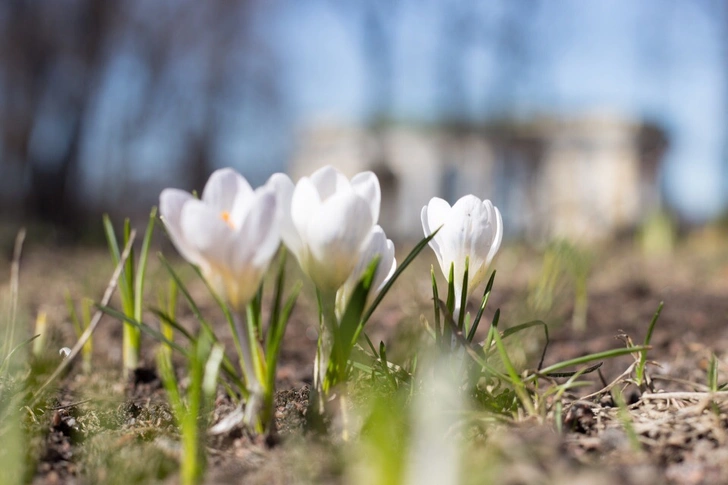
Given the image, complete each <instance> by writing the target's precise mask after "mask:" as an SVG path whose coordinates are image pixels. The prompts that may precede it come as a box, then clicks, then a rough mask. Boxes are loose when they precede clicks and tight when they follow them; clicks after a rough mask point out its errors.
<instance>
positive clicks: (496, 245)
mask: <svg viewBox="0 0 728 485" xmlns="http://www.w3.org/2000/svg"><path fill="white" fill-rule="evenodd" d="M485 202H487V203H488V204H489V211H490V212H491V213H492V214H493V215H494V216H495V218H493V217H492V216H491V217H490V220H491V221H492V223H493V224H495V235H494V236H493V242H492V244H491V246H490V251H488V257H487V260H486V264H490V262H491V261H493V258H495V255H496V253H497V252H498V249H500V245H501V242H502V241H503V219H502V218H501V213H500V211H499V210H498V208H497V207H495V206H494V205H493V204H492V203H491V201H489V200H486V201H485Z"/></svg>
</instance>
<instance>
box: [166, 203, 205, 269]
mask: <svg viewBox="0 0 728 485" xmlns="http://www.w3.org/2000/svg"><path fill="white" fill-rule="evenodd" d="M190 200H193V197H192V195H191V194H189V193H188V192H185V191H184V190H178V189H164V190H163V191H162V193H161V194H160V195H159V214H160V216H161V217H162V222H164V226H165V227H166V228H167V233H169V237H170V239H172V243H173V244H174V247H175V248H177V251H179V253H180V254H181V255H182V257H183V258H185V259H186V260H187V261H189V262H191V263H192V264H198V265H199V264H200V254H199V253H198V252H197V250H196V249H195V248H194V247H193V246H191V245H190V244H189V243H188V242H187V240H186V239H185V238H184V236H183V235H182V226H181V222H180V219H181V215H182V207H184V205H185V204H186V203H187V202H188V201H190Z"/></svg>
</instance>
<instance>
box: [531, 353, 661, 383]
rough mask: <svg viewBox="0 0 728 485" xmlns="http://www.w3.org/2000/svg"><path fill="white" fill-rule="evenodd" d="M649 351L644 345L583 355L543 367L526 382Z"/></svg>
mask: <svg viewBox="0 0 728 485" xmlns="http://www.w3.org/2000/svg"><path fill="white" fill-rule="evenodd" d="M649 349H650V347H646V346H644V345H636V346H633V347H626V348H623V349H612V350H606V351H604V352H597V353H594V354H589V355H584V356H582V357H577V358H575V359H569V360H565V361H563V362H558V363H556V364H553V365H550V366H548V367H545V368H543V369H541V370H540V371H539V372H538V373H537V374H534V375H532V376H529V378H528V380H534V379H536V378H537V377H539V375H546V374H550V373H552V372H556V371H559V370H561V369H564V368H566V367H572V366H575V365H581V364H586V363H588V362H593V361H595V360H604V359H611V358H613V357H619V356H622V355H628V354H632V353H634V352H641V351H643V350H649Z"/></svg>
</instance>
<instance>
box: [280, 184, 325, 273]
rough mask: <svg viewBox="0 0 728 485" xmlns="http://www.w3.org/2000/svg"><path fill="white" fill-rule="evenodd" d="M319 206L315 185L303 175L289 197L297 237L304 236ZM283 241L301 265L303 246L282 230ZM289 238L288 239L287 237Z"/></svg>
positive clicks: (319, 201) (319, 200) (319, 199)
mask: <svg viewBox="0 0 728 485" xmlns="http://www.w3.org/2000/svg"><path fill="white" fill-rule="evenodd" d="M320 208H321V198H320V197H319V194H318V191H317V190H316V187H315V186H314V185H313V183H312V182H311V179H309V178H308V177H303V178H302V179H301V180H299V181H298V183H297V184H296V188H295V189H294V191H293V196H292V197H291V221H292V222H293V226H294V227H295V229H296V232H297V233H298V234H299V238H301V239H303V238H305V235H306V234H307V232H308V226H309V223H310V220H311V218H312V217H313V216H314V215H315V214H317V213H318V211H319V209H320ZM282 236H283V238H284V239H283V242H285V243H286V246H288V249H290V250H291V252H293V254H295V255H296V258H297V259H298V261H299V263H301V265H303V262H302V260H303V259H304V257H305V255H304V253H305V250H306V248H305V246H304V245H300V246H298V245H296V243H295V240H293V238H292V237H291V232H290V231H284V232H283V233H282ZM289 238H290V239H289Z"/></svg>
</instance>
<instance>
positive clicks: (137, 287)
mask: <svg viewBox="0 0 728 485" xmlns="http://www.w3.org/2000/svg"><path fill="white" fill-rule="evenodd" d="M156 218H157V208H156V207H152V210H151V212H150V213H149V222H148V223H147V229H146V232H145V233H144V240H143V241H142V248H141V252H140V253H139V263H138V264H137V272H136V281H135V282H134V297H135V298H134V318H135V319H136V320H137V321H139V320H141V319H142V301H143V300H144V298H143V295H144V280H145V278H146V272H147V260H148V257H149V246H150V244H151V242H152V234H153V233H154V221H155V220H156Z"/></svg>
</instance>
